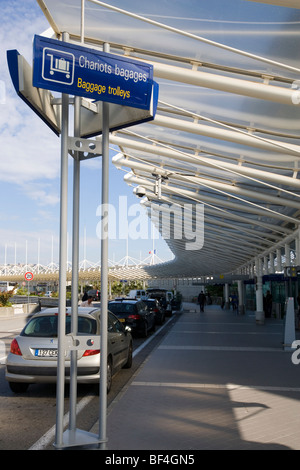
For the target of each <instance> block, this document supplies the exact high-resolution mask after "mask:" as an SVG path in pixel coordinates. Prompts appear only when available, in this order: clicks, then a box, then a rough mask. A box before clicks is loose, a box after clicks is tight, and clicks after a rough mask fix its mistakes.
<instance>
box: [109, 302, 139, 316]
mask: <svg viewBox="0 0 300 470" xmlns="http://www.w3.org/2000/svg"><path fill="white" fill-rule="evenodd" d="M109 310H111V311H112V312H113V313H114V314H119V313H135V304H127V303H123V302H116V303H111V304H109Z"/></svg>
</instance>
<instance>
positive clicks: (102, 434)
mask: <svg viewBox="0 0 300 470" xmlns="http://www.w3.org/2000/svg"><path fill="white" fill-rule="evenodd" d="M103 50H104V52H109V44H104V46H103ZM102 112H103V116H102V122H103V127H102V201H101V203H102V222H101V332H100V334H101V338H100V349H101V358H100V403H99V405H100V406H99V440H100V441H101V443H100V449H102V450H105V449H106V440H107V438H106V418H107V417H106V414H107V367H108V366H107V302H108V298H107V291H108V227H107V225H106V224H105V219H104V214H105V212H106V210H108V187H109V184H108V179H109V103H106V102H105V101H104V102H103V103H102ZM107 215H108V214H107ZM107 219H108V217H106V220H107Z"/></svg>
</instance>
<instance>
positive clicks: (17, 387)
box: [9, 382, 29, 393]
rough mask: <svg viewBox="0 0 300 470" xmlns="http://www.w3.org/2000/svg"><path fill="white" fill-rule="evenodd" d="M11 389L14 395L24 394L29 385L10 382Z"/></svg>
mask: <svg viewBox="0 0 300 470" xmlns="http://www.w3.org/2000/svg"><path fill="white" fill-rule="evenodd" d="M9 387H10V389H11V391H12V392H14V393H24V392H26V391H27V389H28V387H29V384H26V383H20V382H9Z"/></svg>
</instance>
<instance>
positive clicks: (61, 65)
mask: <svg viewBox="0 0 300 470" xmlns="http://www.w3.org/2000/svg"><path fill="white" fill-rule="evenodd" d="M47 55H48V56H50V72H49V73H50V75H54V72H61V73H65V74H66V78H70V62H69V61H68V60H66V59H64V57H61V58H60V59H57V58H56V57H55V58H54V57H53V54H47ZM53 64H55V66H54V65H53Z"/></svg>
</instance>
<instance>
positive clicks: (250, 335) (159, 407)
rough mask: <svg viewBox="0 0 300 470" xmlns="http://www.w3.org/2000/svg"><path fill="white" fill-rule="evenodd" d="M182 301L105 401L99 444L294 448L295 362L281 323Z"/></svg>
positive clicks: (299, 411)
mask: <svg viewBox="0 0 300 470" xmlns="http://www.w3.org/2000/svg"><path fill="white" fill-rule="evenodd" d="M190 307H191V304H185V305H184V311H183V312H182V313H181V314H180V316H179V318H178V321H177V322H176V323H175V325H174V326H173V328H172V329H171V331H170V332H169V333H168V334H167V335H166V336H165V337H164V338H163V340H162V342H161V343H160V344H159V345H158V347H157V348H156V349H155V350H153V351H152V353H151V354H150V356H149V357H148V359H147V360H146V362H145V363H144V364H143V365H142V366H141V368H140V369H139V370H138V373H137V374H136V375H135V377H134V378H133V380H132V381H131V382H130V383H129V385H128V386H127V387H126V389H125V391H124V392H123V393H122V395H121V396H119V397H118V398H117V400H115V402H114V403H113V404H112V405H111V406H110V408H109V410H108V418H107V436H108V444H107V449H108V450H177V451H178V450H204V449H215V450H221V449H236V450H239V449H255V450H259V449H268V450H271V449H294V450H296V449H297V450H300V380H299V378H300V364H299V365H294V364H293V363H292V360H291V357H292V352H286V351H284V350H283V347H282V341H283V334H284V324H283V322H282V321H280V320H275V319H267V320H266V322H265V324H264V325H256V322H255V317H254V316H253V315H252V316H251V315H243V316H240V315H236V313H235V312H233V311H232V310H231V311H229V310H222V309H221V308H220V307H216V306H209V307H206V308H205V312H204V313H200V312H199V308H198V307H197V311H196V312H195V311H192V310H190ZM194 308H195V306H192V309H194Z"/></svg>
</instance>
